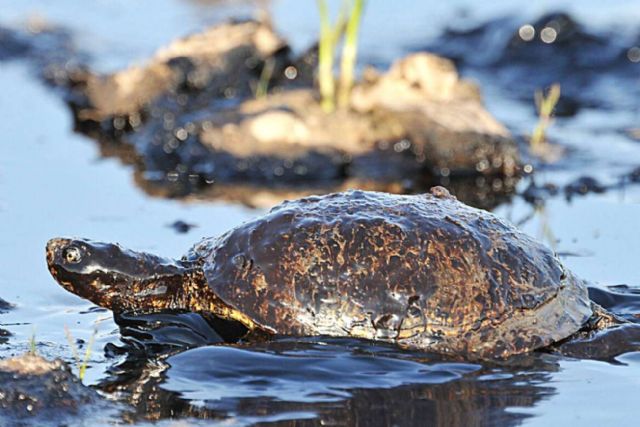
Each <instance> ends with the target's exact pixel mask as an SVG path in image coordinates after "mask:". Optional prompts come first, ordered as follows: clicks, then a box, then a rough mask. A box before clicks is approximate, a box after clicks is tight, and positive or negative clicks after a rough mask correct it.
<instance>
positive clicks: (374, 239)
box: [194, 188, 591, 358]
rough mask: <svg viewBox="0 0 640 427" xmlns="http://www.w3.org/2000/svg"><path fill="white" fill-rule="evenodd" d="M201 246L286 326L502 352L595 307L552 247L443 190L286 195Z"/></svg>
mask: <svg viewBox="0 0 640 427" xmlns="http://www.w3.org/2000/svg"><path fill="white" fill-rule="evenodd" d="M194 250H195V253H196V254H199V255H200V256H201V257H202V260H203V268H204V272H205V275H206V278H207V280H208V283H209V286H210V287H211V288H212V289H213V291H214V292H215V294H216V295H217V296H218V297H219V298H220V299H221V300H222V301H223V302H224V303H226V304H228V305H229V306H230V307H232V308H233V309H235V310H238V311H240V312H241V313H243V314H244V315H246V316H247V317H248V318H250V319H251V320H252V321H253V322H254V323H255V325H257V326H258V327H260V328H262V329H264V330H267V331H270V332H272V333H275V334H283V335H330V336H351V337H361V338H367V339H376V340H384V341H390V342H395V343H397V344H400V345H402V346H406V347H412V348H419V349H424V350H428V351H436V352H440V353H449V354H464V355H467V356H470V357H479V358H493V357H506V356H509V355H511V354H516V353H522V352H526V351H530V350H533V349H536V348H538V347H542V346H545V345H548V344H550V343H552V342H554V341H558V340H560V339H563V338H565V337H567V336H569V335H571V334H572V333H574V332H576V331H577V330H578V329H580V328H581V326H582V325H583V324H584V322H585V321H586V320H587V319H588V318H589V316H590V315H591V306H590V301H589V298H588V295H587V291H586V287H585V285H584V283H583V282H582V281H580V280H578V279H577V278H575V277H574V276H573V275H572V274H571V273H570V272H568V271H566V270H564V269H563V267H562V265H561V264H560V262H559V261H558V259H557V258H556V257H555V256H554V254H553V253H552V252H551V251H550V250H549V249H548V248H546V247H545V246H544V245H543V244H541V243H540V242H537V241H536V240H534V239H532V238H530V237H529V236H527V235H526V234H524V233H522V232H520V231H519V230H518V229H516V228H515V227H514V226H512V225H510V224H508V223H506V222H505V221H503V220H501V219H500V218H498V217H497V216H495V215H493V214H491V213H489V212H486V211H483V210H479V209H475V208H472V207H469V206H466V205H464V204H463V203H460V202H459V201H457V200H456V199H455V198H453V197H452V196H450V195H449V194H448V192H447V191H446V190H445V189H443V188H434V189H432V194H424V195H412V196H405V195H392V194H387V193H377V192H366V191H348V192H343V193H335V194H329V195H326V196H320V197H308V198H303V199H299V200H295V201H287V202H284V203H282V204H281V205H279V206H277V207H275V208H273V209H272V210H271V211H270V212H269V213H268V214H266V215H264V216H262V217H259V218H257V219H255V220H252V221H250V222H247V223H245V224H243V225H241V226H239V227H237V228H235V229H233V230H231V231H230V232H228V233H226V234H225V235H223V236H221V237H220V238H218V239H210V240H205V241H203V242H201V243H200V244H198V245H196V247H195V248H194Z"/></svg>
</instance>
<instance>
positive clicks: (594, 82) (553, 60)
mask: <svg viewBox="0 0 640 427" xmlns="http://www.w3.org/2000/svg"><path fill="white" fill-rule="evenodd" d="M461 27H462V25H461ZM632 34H633V33H632ZM638 37H640V36H638ZM638 37H634V35H629V34H628V33H627V32H625V31H620V29H615V28H610V29H607V30H600V31H595V30H594V29H592V28H587V27H586V26H585V25H584V24H583V23H581V22H579V21H578V20H576V19H575V18H574V17H572V16H571V15H569V14H567V13H564V12H556V13H550V14H546V15H544V16H541V17H539V18H537V19H535V20H532V21H530V22H527V21H524V20H522V18H518V17H512V16H507V17H503V18H497V19H492V20H489V21H486V22H484V23H482V24H479V25H477V24H476V25H473V26H471V27H470V28H469V27H467V28H455V27H450V28H449V29H448V30H447V31H446V32H445V33H444V34H443V35H442V36H441V37H439V38H437V39H435V40H434V41H433V43H430V44H429V45H427V46H421V48H425V47H426V48H427V49H429V50H432V51H434V52H437V53H439V54H442V55H444V56H446V57H449V58H451V59H453V60H454V61H455V63H456V64H457V65H458V66H460V67H461V68H462V69H473V70H476V71H479V70H482V71H483V72H490V73H492V74H493V75H494V77H495V78H496V79H498V80H500V82H501V85H503V87H508V88H509V93H510V96H512V97H517V98H518V99H520V100H522V101H524V102H527V103H531V99H532V96H533V93H534V92H535V91H536V90H539V89H542V88H546V87H548V86H550V85H551V84H553V83H560V85H561V87H562V97H561V98H560V101H559V104H558V105H557V107H556V109H555V114H556V115H558V116H562V117H570V116H575V115H576V114H577V113H578V112H579V111H580V110H581V109H594V108H595V109H612V108H620V107H621V106H622V105H625V106H627V107H636V106H637V105H638V104H637V101H636V100H637V99H638V95H639V94H640V88H639V87H638V85H637V84H634V82H635V81H636V79H637V75H638V70H639V69H640V51H638V50H637V49H638V47H637V45H638ZM478 45H484V46H491V48H489V49H477V46H478ZM621 88H625V89H623V90H619V89H621ZM608 95H610V96H608ZM614 97H615V101H614V99H613V98H614Z"/></svg>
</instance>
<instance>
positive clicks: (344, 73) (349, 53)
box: [338, 0, 365, 108]
mask: <svg viewBox="0 0 640 427" xmlns="http://www.w3.org/2000/svg"><path fill="white" fill-rule="evenodd" d="M364 3H365V2H364V0H353V5H352V7H351V13H350V14H349V21H348V22H347V28H346V32H345V35H344V44H343V45H342V60H341V62H340V90H339V92H338V106H339V107H340V108H345V107H347V106H348V105H349V98H350V97H351V88H352V87H353V80H354V69H355V66H356V55H357V53H358V31H359V29H360V21H361V17H362V12H363V10H364Z"/></svg>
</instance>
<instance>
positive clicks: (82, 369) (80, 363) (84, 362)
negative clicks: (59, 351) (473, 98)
mask: <svg viewBox="0 0 640 427" xmlns="http://www.w3.org/2000/svg"><path fill="white" fill-rule="evenodd" d="M64 333H65V335H66V336H67V341H68V342H69V346H70V347H71V351H72V352H73V358H74V360H75V361H76V367H77V369H78V378H80V381H82V380H83V379H84V376H85V373H86V372H87V366H88V365H89V359H90V358H91V351H92V350H91V349H92V348H93V343H94V341H95V338H96V335H97V334H98V330H97V329H94V330H93V333H92V334H91V337H89V342H88V343H87V347H86V349H85V352H84V355H83V357H82V359H81V358H80V351H79V349H78V345H77V343H76V342H75V341H74V339H73V335H71V331H70V330H69V328H68V327H67V326H65V327H64Z"/></svg>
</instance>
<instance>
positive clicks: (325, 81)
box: [316, 0, 365, 113]
mask: <svg viewBox="0 0 640 427" xmlns="http://www.w3.org/2000/svg"><path fill="white" fill-rule="evenodd" d="M316 3H317V5H318V14H319V15H320V41H319V45H318V86H319V89H320V98H321V106H322V109H323V110H324V111H325V112H327V113H330V112H332V111H334V110H335V108H336V81H335V79H334V75H333V68H334V58H335V53H336V48H337V45H338V42H339V41H340V39H341V38H342V37H343V35H344V38H345V40H344V44H343V48H342V58H341V62H340V86H339V92H338V105H339V106H340V107H346V106H347V105H348V103H349V96H350V94H351V88H352V87H353V80H354V68H355V63H356V55H357V51H358V50H357V44H358V30H359V28H360V21H361V16H362V12H363V11H364V3H365V0H343V2H342V7H341V9H340V13H339V14H338V18H337V19H336V22H335V24H333V25H332V24H331V21H330V18H329V8H328V6H327V1H326V0H316Z"/></svg>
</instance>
